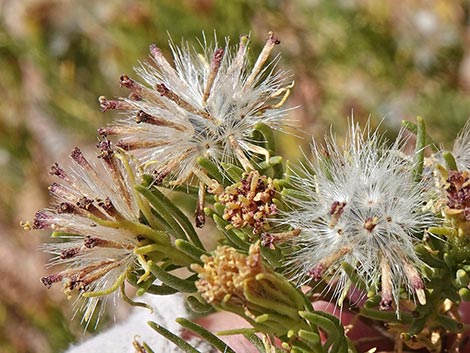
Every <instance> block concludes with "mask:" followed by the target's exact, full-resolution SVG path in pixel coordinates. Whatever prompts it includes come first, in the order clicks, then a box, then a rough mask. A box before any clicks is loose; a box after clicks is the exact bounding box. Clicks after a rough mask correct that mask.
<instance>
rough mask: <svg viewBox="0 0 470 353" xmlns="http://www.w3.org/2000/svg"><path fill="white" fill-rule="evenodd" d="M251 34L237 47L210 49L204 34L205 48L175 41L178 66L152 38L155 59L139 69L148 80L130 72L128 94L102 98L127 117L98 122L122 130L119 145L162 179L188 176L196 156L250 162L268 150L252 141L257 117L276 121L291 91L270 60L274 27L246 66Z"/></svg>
mask: <svg viewBox="0 0 470 353" xmlns="http://www.w3.org/2000/svg"><path fill="white" fill-rule="evenodd" d="M247 43H248V37H247V36H242V37H241V40H240V44H239V46H238V50H237V51H236V52H232V49H231V48H230V46H229V43H228V40H227V43H226V45H225V47H224V48H222V47H219V46H218V45H217V43H216V45H215V47H214V48H212V47H210V46H209V45H207V44H206V42H205V40H204V44H203V52H202V53H198V52H197V51H196V50H195V49H194V48H191V47H190V46H189V45H188V44H184V45H183V46H182V47H177V46H175V45H174V44H173V43H170V45H171V50H172V53H173V60H174V67H173V66H172V65H170V63H169V62H168V61H167V60H166V59H165V58H164V56H163V54H162V52H161V51H160V49H159V48H157V47H156V46H155V45H151V46H150V53H151V56H152V59H153V64H154V65H151V64H149V63H144V64H142V65H141V66H140V67H138V68H137V69H136V71H137V73H138V74H139V76H140V77H141V78H142V79H143V80H144V81H145V84H140V83H138V82H136V81H135V80H133V79H131V78H130V77H129V76H127V75H123V76H122V77H121V86H123V87H126V88H128V89H129V90H130V92H131V93H130V96H129V97H128V98H121V99H120V100H116V101H111V100H108V99H106V98H105V97H100V104H101V107H102V109H103V111H106V110H108V109H117V110H121V111H123V112H124V113H125V117H124V118H123V119H121V120H119V121H117V122H116V123H114V125H111V126H109V127H105V128H101V129H100V130H99V131H100V133H101V134H103V135H117V136H118V137H119V138H120V140H119V142H118V143H117V144H118V146H120V147H121V148H123V149H125V150H129V151H133V153H134V154H135V155H136V156H137V157H138V158H139V159H140V160H141V161H142V162H143V164H144V166H145V168H146V170H147V171H151V172H155V173H156V174H157V177H158V178H160V179H161V178H164V177H165V176H167V175H168V174H171V175H172V179H173V183H175V184H179V183H182V182H184V181H185V180H186V179H187V178H188V177H189V176H190V175H191V174H192V172H194V171H195V169H197V160H198V158H199V157H203V156H204V157H207V158H210V159H212V160H214V161H217V162H220V161H222V160H225V159H238V160H239V161H240V162H241V164H242V165H243V166H244V167H245V168H246V169H249V167H250V162H249V159H248V157H247V154H249V153H257V154H260V153H261V154H265V155H266V156H267V157H268V155H269V153H268V152H267V151H266V150H264V149H263V148H260V147H259V146H256V145H254V144H253V143H252V142H250V133H251V132H252V131H253V129H254V128H255V126H256V124H258V123H264V124H266V125H268V126H270V127H271V128H279V127H280V125H281V121H282V118H283V116H284V115H285V111H284V110H282V109H279V108H280V107H281V106H282V105H283V103H284V101H285V99H286V98H287V96H288V94H289V88H290V87H289V86H287V85H286V84H285V77H286V74H285V73H284V72H275V71H274V67H275V65H276V60H275V61H274V62H271V63H270V64H268V65H266V63H267V61H268V57H269V55H270V53H271V51H272V49H273V48H274V46H275V45H276V44H278V43H279V40H278V39H277V38H276V37H275V36H274V35H273V34H272V33H270V34H269V38H268V39H267V41H266V45H265V46H264V48H263V50H262V52H261V53H260V55H259V57H258V59H257V61H256V62H255V64H254V66H253V67H252V68H251V69H249V68H248V59H247V54H248V45H247Z"/></svg>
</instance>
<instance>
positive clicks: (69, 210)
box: [31, 141, 142, 323]
mask: <svg viewBox="0 0 470 353" xmlns="http://www.w3.org/2000/svg"><path fill="white" fill-rule="evenodd" d="M99 147H100V151H101V152H100V155H99V156H98V157H99V158H100V159H101V164H102V168H98V167H97V166H96V165H95V164H94V163H92V162H91V161H89V160H88V159H87V158H86V157H85V156H84V155H83V154H82V152H81V151H80V150H79V149H78V148H75V149H74V150H73V152H72V154H71V157H72V160H73V167H72V168H71V169H70V171H66V170H65V169H63V168H62V167H60V166H59V165H58V164H54V165H53V166H52V168H51V174H52V175H54V176H56V177H57V178H58V179H59V180H60V181H59V182H58V183H53V184H51V186H50V187H49V190H50V192H51V194H52V196H53V197H54V199H55V201H54V207H53V208H49V209H45V210H41V211H38V212H37V213H36V215H35V219H34V222H33V224H32V225H31V228H32V229H51V230H53V231H54V232H55V234H57V235H60V236H61V237H62V238H64V239H65V240H66V242H63V243H54V244H48V245H47V246H46V247H45V248H46V250H47V251H48V252H50V253H52V254H54V255H56V256H55V258H53V260H52V263H51V264H52V265H59V264H63V265H66V269H64V270H62V271H60V272H57V273H54V274H51V275H49V276H46V277H44V278H42V279H41V281H42V282H43V283H44V285H46V286H48V287H50V286H51V285H52V284H54V283H58V282H62V283H63V285H64V291H65V293H66V294H67V295H69V294H71V292H72V291H76V292H78V295H79V296H78V298H77V301H76V303H75V305H76V309H77V311H80V312H83V314H84V315H83V321H85V322H87V323H88V322H89V320H90V319H91V317H92V315H93V313H94V311H95V309H96V308H97V307H98V305H99V304H100V299H101V298H106V294H109V293H111V292H113V291H115V290H116V289H117V288H118V287H119V285H120V284H122V283H123V282H124V280H125V278H126V275H127V272H128V271H129V270H132V269H133V268H134V265H135V264H136V262H137V256H136V255H135V254H134V249H135V248H136V247H137V246H138V245H139V242H140V241H141V240H142V239H139V238H140V237H142V235H140V234H139V233H137V232H136V231H135V230H134V229H133V227H132V226H130V225H132V224H138V223H139V212H140V207H139V205H140V204H141V203H142V200H141V199H140V198H139V196H138V195H136V192H135V191H134V189H133V186H134V185H135V184H136V182H137V181H138V179H136V178H138V171H137V167H136V165H135V164H134V163H132V161H131V160H130V159H128V156H126V154H125V153H122V151H121V152H119V151H116V150H115V149H114V148H113V147H112V146H111V144H110V142H109V141H102V142H100V144H99ZM134 228H135V227H134ZM102 309H103V306H101V310H102ZM100 313H101V311H100Z"/></svg>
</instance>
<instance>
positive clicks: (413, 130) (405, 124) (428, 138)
mask: <svg viewBox="0 0 470 353" xmlns="http://www.w3.org/2000/svg"><path fill="white" fill-rule="evenodd" d="M401 125H402V126H403V127H404V128H405V129H406V130H408V131H409V132H411V133H412V134H414V135H416V134H417V133H418V126H417V125H416V124H413V123H412V122H411V121H408V120H403V121H402V122H401ZM426 145H429V147H430V148H431V150H432V151H433V152H434V153H437V152H439V151H440V150H441V149H440V148H439V145H438V144H437V143H436V142H435V141H434V140H433V139H432V138H431V136H429V135H426Z"/></svg>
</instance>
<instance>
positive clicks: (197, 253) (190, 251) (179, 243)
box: [175, 239, 208, 263]
mask: <svg viewBox="0 0 470 353" xmlns="http://www.w3.org/2000/svg"><path fill="white" fill-rule="evenodd" d="M175 246H176V248H178V249H180V250H181V251H182V252H184V253H185V254H187V255H189V256H190V257H191V258H192V259H193V260H194V261H195V262H198V263H201V262H202V261H201V256H202V255H208V253H206V252H205V251H203V250H201V249H200V248H198V247H196V246H194V245H193V244H191V243H190V242H189V241H186V240H183V239H176V241H175Z"/></svg>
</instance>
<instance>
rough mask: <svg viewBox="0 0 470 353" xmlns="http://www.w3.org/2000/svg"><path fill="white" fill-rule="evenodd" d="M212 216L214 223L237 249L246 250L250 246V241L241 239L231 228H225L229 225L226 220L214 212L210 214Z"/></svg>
mask: <svg viewBox="0 0 470 353" xmlns="http://www.w3.org/2000/svg"><path fill="white" fill-rule="evenodd" d="M212 218H213V219H214V222H215V224H216V225H217V227H218V228H219V229H220V230H221V231H222V232H224V234H225V236H226V238H227V239H228V240H229V241H230V242H231V243H232V244H233V246H235V247H236V248H237V249H241V250H245V251H247V250H248V248H249V247H250V243H248V242H246V241H244V240H243V239H241V238H240V237H239V236H238V235H237V234H236V233H235V232H234V230H233V229H227V228H226V226H227V225H229V223H228V222H227V221H225V220H224V219H222V218H221V217H220V216H218V215H217V214H214V215H213V216H212Z"/></svg>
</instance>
